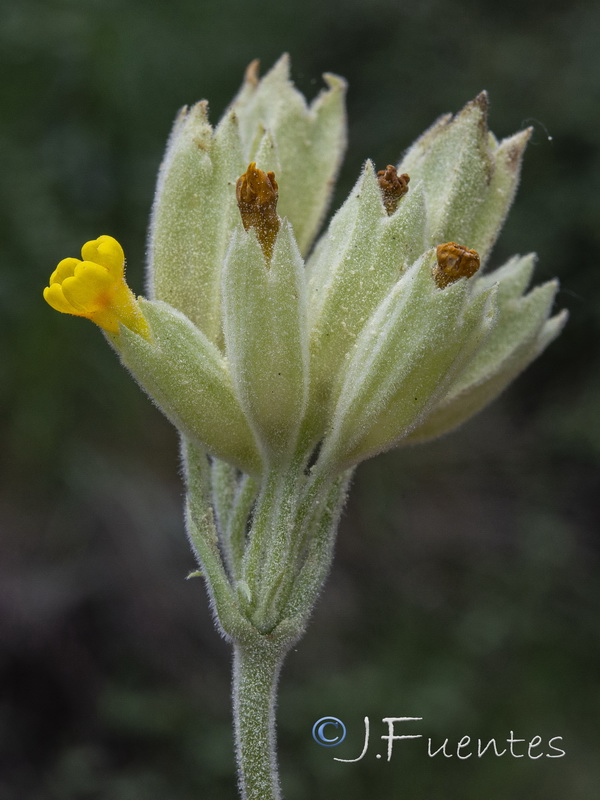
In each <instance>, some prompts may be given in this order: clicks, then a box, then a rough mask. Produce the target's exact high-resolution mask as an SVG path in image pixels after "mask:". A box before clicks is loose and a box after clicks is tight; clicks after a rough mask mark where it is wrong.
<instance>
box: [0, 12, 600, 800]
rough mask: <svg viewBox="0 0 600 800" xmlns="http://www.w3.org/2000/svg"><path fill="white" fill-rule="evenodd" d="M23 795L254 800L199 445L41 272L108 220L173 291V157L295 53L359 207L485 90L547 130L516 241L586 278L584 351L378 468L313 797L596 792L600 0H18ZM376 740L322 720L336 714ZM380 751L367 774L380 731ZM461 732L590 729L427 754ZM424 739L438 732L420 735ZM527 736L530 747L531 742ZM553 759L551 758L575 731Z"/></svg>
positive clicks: (286, 764)
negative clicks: (408, 722)
mask: <svg viewBox="0 0 600 800" xmlns="http://www.w3.org/2000/svg"><path fill="white" fill-rule="evenodd" d="M0 9H1V11H0V13H1V26H0V43H1V59H2V63H1V74H2V76H3V77H2V81H1V82H0V117H1V121H0V181H1V182H2V184H3V191H2V199H1V209H0V220H1V223H0V225H1V227H0V238H1V258H2V273H1V276H2V277H1V281H0V332H1V339H0V406H1V418H0V419H1V422H0V437H1V441H2V444H1V455H0V458H1V488H0V527H1V539H0V542H1V544H0V546H1V563H0V571H1V588H0V612H1V618H0V738H1V739H2V745H1V756H0V759H1V762H2V763H1V765H0V798H1V800H9V799H10V800H13V798H14V800H75V799H77V800H79V799H80V798H81V799H84V798H85V799H86V800H88V799H89V800H93V799H95V798H98V800H105V799H106V800H108V798H110V800H130V799H131V800H134V799H135V800H138V798H139V800H155V799H158V798H161V800H162V798H169V800H192V798H193V799H194V800H197V798H217V797H218V798H223V800H225V799H227V800H233V798H234V797H235V780H234V768H233V758H232V753H231V749H232V748H231V733H230V719H229V714H230V711H229V653H228V649H227V647H226V645H225V644H224V643H223V642H222V641H221V640H220V639H219V638H218V636H217V635H216V633H215V632H214V630H213V629H212V623H211V620H210V615H209V612H208V609H207V603H206V600H205V596H204V590H203V586H202V583H201V581H199V580H192V581H188V582H185V581H184V577H185V576H186V574H187V573H188V572H189V571H190V570H191V569H193V567H194V565H193V561H192V557H191V555H190V553H189V551H188V547H187V543H186V541H185V537H184V532H183V526H182V519H181V504H182V489H181V484H180V479H179V475H178V454H177V443H176V436H175V434H174V432H173V430H172V429H170V427H169V425H168V424H167V423H166V422H165V421H164V420H163V418H162V417H161V416H160V414H159V413H158V412H157V411H156V410H155V409H154V408H153V407H152V406H151V404H150V403H149V402H148V400H147V399H146V398H145V397H144V396H143V395H142V394H141V392H140V391H139V390H138V389H137V387H136V386H135V385H134V384H133V382H132V381H131V380H130V378H129V377H128V375H127V374H126V373H125V372H124V371H123V370H122V369H120V367H119V365H118V364H117V362H116V360H115V358H114V356H113V354H112V352H111V351H110V350H109V348H108V347H107V346H106V343H105V342H104V341H103V338H102V336H101V334H100V333H99V331H98V330H97V329H96V328H95V327H94V326H93V325H91V324H88V323H86V322H82V321H81V320H76V319H72V318H68V317H66V316H63V315H59V314H56V313H55V312H53V311H51V309H50V308H49V307H48V306H46V305H45V304H44V302H43V301H42V298H41V290H42V288H43V286H44V285H45V284H46V281H47V277H48V275H49V273H50V272H51V270H52V269H53V268H54V266H55V264H56V263H57V261H58V260H60V259H61V258H63V257H65V256H67V255H77V254H78V249H79V247H80V246H81V244H82V243H83V242H84V241H86V240H88V239H91V238H95V237H96V236H98V235H100V234H103V233H110V234H112V235H114V236H116V237H117V238H118V239H119V241H121V242H122V243H123V245H124V247H125V250H126V252H127V254H128V263H129V271H128V276H129V282H130V284H131V285H132V287H133V288H134V290H135V291H137V292H141V291H142V290H143V256H144V247H145V236H146V224H147V218H148V212H149V209H150V205H151V201H152V194H153V185H154V180H155V174H156V171H157V168H158V165H159V162H160V159H161V154H162V150H163V147H164V142H165V139H166V136H167V134H168V131H169V128H170V125H171V120H172V118H173V117H174V115H175V112H176V110H177V108H178V107H179V106H181V105H182V104H184V103H189V102H193V101H195V100H197V99H200V98H202V97H207V98H209V100H210V102H211V117H212V120H213V121H214V122H216V121H217V120H218V118H219V116H220V114H221V112H222V111H223V109H224V108H225V106H226V104H227V102H228V101H229V99H230V98H231V97H232V95H233V93H234V92H235V91H236V90H237V88H238V85H239V83H240V81H241V76H242V73H243V70H244V68H245V66H246V64H247V63H248V62H249V61H250V60H251V59H252V58H255V57H257V56H258V57H260V58H261V59H262V63H263V65H264V67H265V68H267V67H269V66H270V65H271V64H272V63H273V61H274V60H275V59H276V58H277V57H278V56H279V54H280V53H281V52H282V51H284V50H287V51H289V52H290V53H291V55H292V65H293V74H294V77H295V79H296V81H297V84H298V85H299V87H300V88H301V89H302V90H303V91H304V92H305V93H306V94H307V95H309V96H310V97H312V96H314V95H315V94H316V92H317V91H318V90H319V88H320V86H321V81H320V75H321V73H322V72H323V71H332V72H337V73H339V74H342V75H344V76H345V77H346V78H348V80H349V83H350V93H349V100H348V102H349V123H350V145H349V151H348V155H347V158H346V160H345V163H344V166H343V169H342V173H341V178H340V185H339V188H338V193H337V195H336V198H335V201H334V207H335V206H337V205H338V204H339V202H341V200H342V198H343V197H344V195H345V193H346V192H347V191H348V189H349V188H350V186H351V184H352V183H353V181H354V180H355V177H356V175H357V172H358V170H359V168H360V165H361V163H362V161H363V160H364V159H365V158H366V157H368V156H370V157H372V158H374V159H375V160H376V162H377V164H378V165H382V166H383V165H385V164H387V163H388V162H392V163H393V162H394V161H395V160H397V159H398V157H399V156H400V154H401V152H402V150H403V149H404V148H405V147H407V146H408V145H409V144H410V142H411V141H412V140H413V139H414V138H415V137H416V136H417V135H418V134H419V133H420V132H421V131H422V130H423V129H424V128H425V127H426V126H428V125H429V124H430V123H431V122H432V121H433V119H435V118H436V117H437V116H438V115H439V114H441V113H442V112H445V111H456V110H458V109H459V108H460V107H461V106H462V105H463V104H464V103H465V102H466V101H467V100H469V99H470V98H472V97H473V96H474V95H475V94H476V93H477V92H478V91H480V90H481V89H482V88H486V89H488V91H489V92H490V96H491V104H492V105H491V127H492V129H493V130H494V131H495V132H496V134H497V135H499V136H506V135H509V134H512V133H513V132H514V131H516V130H517V129H519V128H521V127H524V126H525V125H530V124H532V125H533V126H534V128H535V134H534V137H533V140H532V142H531V145H530V147H529V149H528V153H527V156H526V160H525V167H524V174H523V182H522V188H521V191H520V194H519V196H518V199H517V201H516V203H515V206H514V208H513V212H512V216H511V219H510V221H509V222H508V224H507V226H506V229H505V232H504V234H503V237H502V239H501V242H500V243H499V245H498V246H497V248H496V252H495V254H494V258H493V261H494V263H495V264H499V263H501V262H502V261H503V260H504V259H506V258H507V257H508V255H510V254H512V253H513V252H521V253H523V252H528V251H530V250H536V251H537V252H538V253H539V256H540V260H539V266H538V269H537V273H536V280H537V282H540V281H542V280H545V279H548V278H551V277H553V276H554V275H558V276H559V277H560V279H561V284H562V288H561V291H560V293H559V296H558V302H557V308H560V307H568V308H569V309H570V311H571V319H570V322H569V324H568V326H567V328H566V330H565V332H564V334H563V335H562V336H561V338H560V340H559V341H557V342H556V343H555V344H553V345H552V346H551V348H550V349H549V351H548V352H547V353H546V354H544V356H543V357H542V358H541V359H540V360H539V361H538V362H536V363H535V364H534V365H533V366H532V367H531V368H530V369H529V370H528V371H527V373H526V374H524V375H523V376H521V377H520V378H519V380H518V381H517V382H516V384H515V385H514V386H513V387H511V389H510V390H509V391H508V392H507V393H506V394H505V395H503V397H502V398H501V399H500V400H499V401H498V402H496V403H495V404H494V405H493V406H492V407H491V408H490V409H488V410H486V411H485V412H484V413H482V414H481V415H480V416H479V417H478V418H477V419H475V420H473V421H472V422H470V423H469V424H468V425H467V426H465V427H464V428H463V429H462V430H460V431H459V432H457V433H454V434H452V435H450V436H448V437H446V438H444V439H442V440H440V441H438V442H435V443H433V444H431V445H429V446H426V447H423V448H420V449H419V448H415V449H409V450H405V451H398V452H395V453H391V454H388V455H386V456H383V457H380V458H378V459H375V460H373V461H371V462H369V463H367V464H366V465H363V466H362V467H361V468H360V469H359V470H358V473H357V476H356V478H355V481H354V485H353V491H352V495H351V500H350V502H349V504H348V506H347V509H346V512H345V516H344V519H343V522H342V526H341V531H340V539H339V546H338V551H337V560H336V564H335V568H334V570H333V573H332V575H331V577H330V579H329V582H328V584H327V587H326V589H325V591H324V593H323V595H322V598H321V601H320V603H319V605H318V607H317V610H316V612H315V615H314V618H313V621H312V626H311V628H310V629H309V633H308V634H307V636H306V638H305V639H304V640H303V641H302V642H301V643H300V645H299V646H298V649H297V652H295V653H293V654H292V655H291V657H290V659H289V661H288V663H287V666H286V669H285V671H284V676H283V681H282V685H281V699H280V704H279V710H278V714H279V720H280V724H279V740H280V753H281V766H282V775H283V786H284V790H285V796H286V800H306V798H309V797H310V798H311V800H324V799H325V798H328V799H329V798H345V799H346V800H358V798H361V800H365V799H366V798H368V799H369V800H371V798H376V797H400V796H402V797H406V798H410V800H437V798H439V799H440V800H442V799H443V800H480V798H481V797H484V796H485V797H490V798H494V799H495V798H498V800H500V799H501V798H502V799H504V798H508V797H510V798H512V800H520V799H521V798H523V799H524V798H538V797H539V798H544V800H558V798H561V800H562V799H563V798H569V800H587V799H588V798H592V797H594V796H596V792H597V785H598V782H599V781H600V762H599V761H598V758H597V754H598V747H599V745H600V736H599V735H598V722H597V720H598V716H599V714H600V704H599V702H598V700H599V694H600V693H599V692H598V668H599V666H600V658H599V655H600V642H599V635H598V634H599V624H598V611H599V610H600V608H599V607H600V602H599V600H600V591H599V589H598V550H599V548H598V536H597V523H598V517H599V509H600V506H599V504H598V495H599V493H600V472H599V471H598V451H599V449H600V426H599V424H598V421H597V419H598V412H597V408H598V404H599V402H600V379H599V375H598V361H599V357H598V348H597V346H596V344H597V340H598V334H599V327H600V314H599V312H600V294H599V292H598V283H599V277H598V250H599V248H600V236H599V229H600V223H599V221H600V152H599V149H598V138H599V137H598V133H597V131H598V127H599V126H600V83H599V67H600V48H598V32H599V31H600V7H599V6H598V4H593V3H591V2H590V3H589V4H585V3H566V2H557V1H556V0H554V1H553V0H544V2H541V1H540V0H533V2H528V3H524V2H522V0H519V2H517V1H516V0H503V2H501V3H493V4H486V3H475V2H471V3H461V4H458V3H457V4H453V3H451V2H448V1H447V0H420V2H418V3H416V2H394V0H371V2H368V0H362V1H361V2H357V1H356V0H350V2H344V3H342V2H334V0H305V2H302V3H300V2H296V1H295V0H294V2H288V3H286V2H282V0H265V2H259V1H258V0H255V1H254V2H239V3H236V2H231V0H226V1H224V0H219V2H217V0H211V1H210V2H199V0H193V1H192V0H189V1H182V0H173V1H172V2H165V3H154V4H152V3H149V2H148V0H131V1H130V2H127V0H62V2H59V1H58V0H52V1H49V0H39V2H35V1H34V0H3V2H2V5H1V7H0ZM331 714H333V715H335V716H338V717H340V718H341V719H343V720H344V721H345V722H346V725H347V726H348V730H349V734H348V740H347V742H346V743H345V744H344V745H342V746H341V747H340V748H338V750H337V751H336V750H334V751H332V750H326V749H325V748H321V747H319V746H318V745H316V744H315V743H314V742H313V740H312V738H311V733H310V731H311V727H312V724H313V722H314V721H315V720H316V719H318V718H319V717H322V716H325V715H331ZM365 715H369V717H370V719H371V725H372V728H373V744H372V747H371V750H370V752H369V755H368V756H367V757H366V758H365V759H364V760H363V761H362V762H360V763H359V764H339V763H336V762H334V761H333V756H334V755H339V756H340V757H345V758H352V757H355V756H356V755H358V752H359V751H360V747H361V744H362V736H363V734H362V720H363V717H364V716H365ZM384 716H421V717H423V718H424V719H423V722H422V723H414V724H415V725H419V726H420V728H421V730H420V731H418V732H421V733H424V734H426V735H430V736H432V737H433V738H434V739H435V742H436V743H437V745H439V744H441V742H442V741H443V740H444V738H446V737H449V738H450V739H451V741H452V742H454V743H455V744H456V741H457V740H458V739H459V738H460V737H462V736H464V735H471V736H473V737H475V738H477V737H481V738H483V739H486V740H487V739H488V738H490V737H496V738H497V739H498V740H499V741H501V740H505V739H506V737H507V736H508V735H509V732H510V731H511V730H512V731H514V732H515V736H516V737H520V738H526V739H528V740H529V739H531V738H532V737H533V736H535V735H540V736H541V737H542V738H543V740H544V742H547V740H548V739H549V738H550V737H553V736H562V737H563V747H564V749H565V750H566V751H567V755H566V757H564V758H561V759H548V758H546V757H543V758H541V759H539V760H535V761H534V760H530V759H529V758H523V759H515V758H511V757H509V756H508V755H507V756H504V757H503V758H494V757H493V756H486V757H483V758H481V759H478V758H476V757H473V758H471V759H469V760H466V761H459V760H458V759H457V758H456V757H453V758H448V759H445V758H443V757H442V756H438V757H437V758H435V759H430V758H428V757H427V755H426V744H423V740H419V741H416V742H404V743H400V744H398V745H397V749H396V751H395V755H394V758H393V760H392V762H391V763H389V764H387V763H385V761H384V760H381V761H377V760H376V759H375V753H376V752H377V751H378V750H379V752H383V750H382V749H381V748H382V746H383V744H382V743H381V744H379V745H378V744H377V741H376V739H377V738H378V737H379V736H380V735H381V734H383V733H384V732H385V729H384V728H383V726H382V725H381V719H382V717H384ZM403 732H405V733H411V732H416V731H410V730H405V731H403ZM521 752H523V751H522V750H521ZM542 752H550V751H549V749H548V747H547V746H545V747H544V748H543V749H542Z"/></svg>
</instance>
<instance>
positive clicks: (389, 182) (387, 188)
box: [377, 164, 410, 216]
mask: <svg viewBox="0 0 600 800" xmlns="http://www.w3.org/2000/svg"><path fill="white" fill-rule="evenodd" d="M409 181H410V176H409V175H407V174H406V172H403V173H402V175H398V171H397V170H396V167H394V166H392V165H391V164H388V165H387V167H386V168H385V169H380V170H379V171H378V173H377V182H378V183H379V188H380V189H381V196H382V199H383V205H384V206H385V210H386V211H387V213H388V216H391V215H392V214H393V213H394V211H395V210H396V209H397V208H398V202H399V200H400V198H401V197H403V196H404V195H405V194H406V193H407V192H408V184H409Z"/></svg>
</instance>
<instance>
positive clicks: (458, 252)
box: [432, 242, 481, 289]
mask: <svg viewBox="0 0 600 800" xmlns="http://www.w3.org/2000/svg"><path fill="white" fill-rule="evenodd" d="M436 255H437V264H436V265H435V266H434V268H433V270H432V273H433V278H434V280H435V282H436V284H437V286H438V288H440V289H444V288H445V287H446V286H449V285H450V284H451V283H455V282H456V281H458V280H460V279H461V278H471V277H472V276H473V275H475V273H476V272H477V270H478V269H479V267H480V264H481V261H480V258H479V253H478V252H477V250H469V248H468V247H465V246H464V245H462V244H456V242H446V243H445V244H440V245H438V246H437V250H436Z"/></svg>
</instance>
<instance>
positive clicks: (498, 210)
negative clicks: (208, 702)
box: [44, 57, 566, 800]
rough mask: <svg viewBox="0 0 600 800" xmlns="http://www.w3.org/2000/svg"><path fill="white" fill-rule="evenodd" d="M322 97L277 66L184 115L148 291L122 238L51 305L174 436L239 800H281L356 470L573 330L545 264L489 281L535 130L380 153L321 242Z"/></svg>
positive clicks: (72, 275) (85, 264)
mask: <svg viewBox="0 0 600 800" xmlns="http://www.w3.org/2000/svg"><path fill="white" fill-rule="evenodd" d="M325 82H326V84H327V88H326V89H325V90H324V91H323V92H322V93H321V94H320V95H319V96H318V97H317V98H316V100H315V101H314V102H313V103H312V104H311V105H307V103H306V102H305V100H304V98H303V97H302V95H301V94H300V93H299V92H298V91H297V90H296V89H295V88H294V86H293V85H292V83H291V82H290V79H289V66H288V60H287V58H286V57H283V58H282V59H281V60H280V61H279V62H278V63H277V64H276V65H275V66H274V67H273V69H272V70H271V71H270V72H269V73H267V75H265V77H264V78H262V79H261V80H259V77H258V68H257V64H252V65H251V66H250V68H249V69H248V72H247V74H246V77H245V80H244V83H243V85H242V88H241V90H240V92H239V94H238V95H237V97H236V98H235V99H234V100H233V102H232V104H231V106H230V107H229V109H228V110H227V111H226V113H225V115H224V117H223V119H222V120H221V122H220V123H219V124H218V125H217V127H216V128H213V127H212V126H211V124H210V122H209V118H208V106H207V103H206V102H204V101H203V102H201V103H198V104H197V105H195V106H192V107H191V108H184V109H182V110H181V112H180V113H179V115H178V117H177V119H176V121H175V125H174V127H173V131H172V133H171V136H170V138H169V142H168V145H167V151H166V154H165V157H164V160H163V163H162V165H161V168H160V172H159V176H158V184H157V190H156V197H155V201H154V207H153V211H152V219H151V223H150V237H149V253H148V282H147V295H148V297H147V298H142V297H139V298H137V299H136V298H135V297H134V295H133V293H132V292H131V290H130V289H129V288H128V287H127V285H126V283H125V279H124V263H125V262H124V255H123V250H122V249H121V246H120V245H119V244H118V242H117V241H116V240H115V239H113V238H112V237H110V236H100V237H99V238H98V239H96V240H94V241H91V242H87V243H86V244H85V245H84V246H83V249H82V259H81V260H79V259H75V258H67V259H64V260H63V261H61V262H60V263H59V265H58V267H57V268H56V270H55V271H54V272H53V273H52V276H51V278H50V284H49V286H48V287H47V288H46V289H45V291H44V297H45V299H46V300H47V302H48V303H49V304H50V305H51V306H52V307H53V308H55V309H57V310H58V311H62V312H64V313H68V314H73V315H76V316H82V317H87V318H89V319H91V320H92V321H94V322H95V323H97V324H98V325H99V326H100V327H101V328H102V329H103V330H104V332H105V335H106V337H107V339H108V340H109V342H110V344H111V345H112V346H113V347H114V349H115V350H116V352H117V353H118V355H119V357H120V359H121V361H122V362H123V364H124V365H125V366H126V367H127V368H128V369H129V370H130V372H131V374H132V375H133V377H134V378H135V380H136V381H137V382H138V383H139V384H140V386H141V387H142V388H143V389H144V390H145V391H146V392H147V393H148V395H149V396H150V397H151V398H152V399H153V400H154V402H155V403H156V404H157V406H158V407H159V408H160V409H161V410H162V411H163V412H164V414H165V415H166V416H167V417H168V418H169V419H170V420H171V422H172V423H173V424H174V425H175V427H176V428H177V430H178V431H179V434H180V437H181V443H182V458H183V464H184V469H185V476H186V485H187V500H186V522H187V530H188V534H189V539H190V542H191V544H192V547H193V549H194V552H195V554H196V556H197V559H198V563H199V569H200V571H201V573H202V575H203V577H204V579H205V581H206V586H207V589H208V593H209V596H210V599H211V603H212V606H213V610H214V614H215V620H216V623H217V625H218V627H219V629H220V630H221V632H222V633H223V635H224V636H226V637H227V638H228V639H229V640H230V641H231V642H232V644H233V649H234V720H235V739H236V750H237V758H238V766H239V775H240V791H241V794H242V797H244V798H246V799H247V800H272V799H273V798H278V797H280V789H279V783H278V777H277V770H276V759H275V739H274V698H275V691H276V685H277V679H278V675H279V671H280V668H281V664H282V661H283V658H284V656H285V654H286V653H287V651H288V650H289V649H290V647H291V646H292V645H293V644H294V643H295V642H296V641H297V640H298V638H299V637H300V636H301V635H302V633H303V631H304V628H305V625H306V623H307V620H308V617H309V615H310V613H311V611H312V608H313V606H314V603H315V601H316V598H317V596H318V594H319V591H320V589H321V587H322V584H323V581H324V579H325V577H326V575H327V572H328V570H329V567H330V563H331V558H332V551H333V544H334V539H335V533H336V529H337V523H338V519H339V515H340V511H341V508H342V505H343V502H344V498H345V494H346V489H347V486H348V482H349V478H350V475H351V473H352V470H353V468H354V467H355V466H356V465H357V464H358V463H359V462H360V461H362V460H364V459H365V458H368V457H370V456H372V455H375V454H377V453H380V452H382V451H385V450H387V449H389V448H391V447H398V446H402V445H404V444H409V443H410V444H412V443H414V442H421V441H426V440H428V439H432V438H434V437H436V436H439V435H441V434H443V433H446V432H447V431H449V430H451V429H453V428H455V427H456V426H458V425H460V424H461V423H463V422H464V421H465V420H467V419H468V418H469V417H471V416H472V415H473V414H475V413H476V412H477V411H479V410H480V409H481V408H483V407H484V406H485V405H486V404H487V403H489V402H490V401H491V400H492V399H493V398H495V397H496V396H497V395H498V394H499V393H500V392H501V391H502V390H503V389H504V388H505V387H506V386H507V385H508V384H509V383H510V382H511V381H512V380H513V378H515V376H516V375H517V374H518V373H519V372H521V370H523V369H524V368H525V367H526V366H527V365H528V364H529V363H530V362H531V361H532V360H533V359H534V358H536V356H537V355H539V353H540V352H541V351H542V350H543V349H544V348H545V347H546V345H548V344H549V342H551V341H552V340H553V339H554V338H555V337H556V336H557V335H558V333H559V332H560V330H561V328H562V326H563V324H564V322H565V318H566V317H565V314H564V312H563V313H561V314H558V315H556V316H554V317H552V316H550V313H551V309H552V304H553V301H554V296H555V293H556V289H557V284H556V282H555V281H551V282H549V283H546V284H544V285H542V286H539V287H537V288H535V289H533V290H532V291H529V292H527V287H528V284H529V281H530V279H531V274H532V271H533V266H534V256H533V255H526V256H515V257H514V258H511V259H510V260H509V261H508V262H507V263H506V264H504V265H503V266H501V267H499V268H498V269H496V270H494V271H486V270H485V267H486V265H487V262H488V259H489V256H490V252H491V249H492V247H493V244H494V242H495V240H496V237H497V235H498V232H499V230H500V227H501V225H502V223H503V221H504V219H505V217H506V214H507V212H508V209H509V207H510V205H511V203H512V200H513V197H514V194H515V190H516V187H517V183H518V180H519V171H520V165H521V157H522V155H523V151H524V149H525V146H526V143H527V140H528V138H529V135H530V131H529V130H525V131H521V132H519V133H517V134H515V135H514V136H512V137H510V138H508V139H504V140H502V141H497V140H496V138H495V137H494V136H493V134H491V133H490V132H489V130H488V127H487V96H486V95H485V93H482V94H480V95H479V96H478V97H476V98H475V100H473V101H472V102H470V103H468V104H467V105H466V106H465V107H464V108H463V110H462V111H461V112H460V113H458V114H457V115H456V116H454V117H452V116H451V115H447V116H443V117H441V118H440V119H439V120H438V121H437V122H436V123H435V124H434V125H433V126H432V127H431V128H430V129H429V130H428V131H427V132H426V133H425V134H423V136H422V137H421V138H420V139H418V140H417V141H416V143H415V144H414V145H413V146H412V147H411V148H410V149H409V150H408V151H407V152H406V154H405V155H404V157H403V159H402V160H401V162H400V164H398V165H397V166H393V165H388V166H387V167H386V168H384V169H380V170H377V169H376V167H375V166H374V165H373V164H372V163H371V162H370V161H367V162H366V163H365V165H364V167H363V169H362V171H361V174H360V175H359V177H358V180H357V182H356V185H355V186H354V188H353V189H352V191H351V192H350V195H349V197H348V199H347V200H346V202H345V203H344V204H343V205H342V207H341V208H340V209H339V210H338V211H337V213H336V214H335V215H334V216H333V218H332V220H331V222H330V223H329V225H328V227H327V228H326V230H325V232H324V233H323V234H322V236H321V238H319V239H318V240H317V242H316V244H314V241H315V237H316V235H317V233H318V231H319V229H320V227H321V224H322V221H323V217H324V215H325V212H326V210H327V206H328V202H329V198H330V195H331V190H332V186H333V182H334V179H335V177H336V174H337V171H338V168H339V165H340V161H341V158H342V154H343V151H344V147H345V142H346V122H345V111H344V94H345V83H344V81H343V80H342V79H340V78H338V77H336V76H334V75H325Z"/></svg>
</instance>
